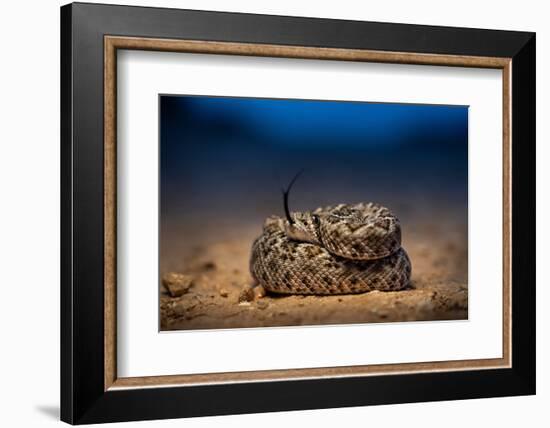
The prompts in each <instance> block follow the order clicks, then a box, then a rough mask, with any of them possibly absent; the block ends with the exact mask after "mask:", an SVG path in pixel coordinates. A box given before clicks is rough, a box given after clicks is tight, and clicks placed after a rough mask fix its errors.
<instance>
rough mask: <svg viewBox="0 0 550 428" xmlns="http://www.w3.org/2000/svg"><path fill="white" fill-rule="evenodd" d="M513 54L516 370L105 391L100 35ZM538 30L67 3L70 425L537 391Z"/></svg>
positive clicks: (64, 227)
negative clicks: (507, 29) (423, 24)
mask: <svg viewBox="0 0 550 428" xmlns="http://www.w3.org/2000/svg"><path fill="white" fill-rule="evenodd" d="M105 35H117V36H136V37H154V38H166V39H186V40H206V41H222V42H239V43H263V44H271V45H291V46H314V47H328V48H348V49H368V50H374V51H396V52H411V53H426V54H446V55H469V56H490V57H503V58H511V59H512V92H511V100H512V103H511V109H512V127H511V129H512V141H513V144H512V146H511V147H512V151H511V157H512V168H513V176H512V194H511V196H512V198H511V204H512V229H511V230H512V232H511V233H512V242H513V247H512V266H513V270H512V299H511V301H512V317H511V318H512V345H511V349H512V367H511V368H506V369H494V370H465V371H450V372H430V373H414V374H398V375H391V376H387V375H386V376H384V375H380V376H378V375H376V376H366V377H347V378H323V379H306V380H292V381H265V382H264V381H262V382H253V383H233V384H217V385H197V386H185V387H163V388H141V389H128V390H113V391H110V390H107V391H105V388H104V316H103V310H104V295H103V280H104V278H103V276H104V254H103V251H104V242H103V239H104V222H103V219H104V182H103V177H104V175H103V169H104V151H103V138H104V128H103V120H104V116H103V113H104V99H103V89H104V67H103V61H104V36H105ZM535 97H536V92H535V34H534V33H527V32H513V31H495V30H482V29H466V28H448V27H435V26H421V25H407V24H389V23H374V22H356V21H342V20H329V19H311V18H296V17H284V16H267V15H251V14H237V13H221V12H206V11H191V10H178V9H160V8H144V7H128V6H112V5H99V4H85V3H74V4H69V5H66V6H63V7H62V8H61V419H62V420H63V421H65V422H68V423H71V424H86V423H99V422H115V421H132V420H144V419H165V418H179V417H191V416H203V415H224V414H238V413H257V412H270V411H282V410H301V409H317V408H329V407H347V406H365V405H374V404H390V403H405V402H419V401H439V400H457V399H469V398H482V397H498V396H512V395H529V394H534V393H535V336H536V330H535V125H536V124H535Z"/></svg>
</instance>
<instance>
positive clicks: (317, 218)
mask: <svg viewBox="0 0 550 428" xmlns="http://www.w3.org/2000/svg"><path fill="white" fill-rule="evenodd" d="M311 219H312V220H313V224H314V225H315V226H319V224H320V223H321V220H320V219H319V216H318V215H317V214H313V215H312V216H311Z"/></svg>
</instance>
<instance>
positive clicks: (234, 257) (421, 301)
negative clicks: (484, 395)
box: [160, 207, 468, 330]
mask: <svg viewBox="0 0 550 428" xmlns="http://www.w3.org/2000/svg"><path fill="white" fill-rule="evenodd" d="M403 211H404V212H405V213H406V215H405V219H406V221H405V222H403V220H402V224H403V240H402V246H403V247H404V248H405V249H406V251H407V252H408V254H409V257H410V259H411V263H412V278H411V284H410V286H409V287H408V288H407V289H405V290H402V291H397V292H380V291H371V292H368V293H364V294H356V295H341V296H275V295H265V296H263V297H261V296H258V295H256V296H254V295H252V294H248V295H247V293H246V290H247V289H248V288H250V287H251V286H252V285H253V281H252V278H251V276H250V273H249V271H248V262H249V257H250V246H251V243H252V241H253V239H254V238H255V237H256V236H257V235H258V234H259V233H260V232H261V224H243V225H240V226H239V227H236V226H235V225H231V227H230V229H231V233H226V234H224V233H220V232H217V233H216V235H215V236H216V238H215V239H213V238H210V239H208V238H207V237H204V236H202V237H201V238H200V239H199V238H197V239H195V240H193V238H192V237H193V227H187V228H186V229H185V230H179V231H178V232H176V229H175V228H172V229H171V232H172V233H173V235H172V236H174V239H173V240H172V241H173V242H172V244H170V243H167V245H165V246H164V249H163V254H164V257H163V258H162V259H161V276H164V277H166V275H169V274H170V273H173V272H175V273H180V274H184V275H186V277H187V278H188V279H189V284H190V286H189V287H188V289H187V290H186V291H185V292H183V294H181V295H179V296H173V295H171V294H170V293H169V291H168V289H167V288H166V287H165V286H164V285H162V281H161V286H160V328H161V330H182V329H185V330H188V329H227V328H239V327H241V328H242V327H248V328H249V327H268V326H296V325H319V324H343V323H379V322H386V323H387V322H403V321H429V320H458V319H467V317H468V284H467V278H468V249H467V248H468V247H467V224H466V223H465V219H464V218H463V216H462V217H461V216H460V215H457V214H456V212H455V211H453V209H452V208H451V207H449V208H448V209H447V210H444V209H443V210H441V209H440V210H439V212H438V215H437V216H435V215H434V217H433V218H426V216H417V215H415V213H414V210H412V212H409V211H407V210H406V209H405V210H403ZM462 213H463V211H460V210H459V214H462ZM436 218H437V221H435V220H434V219H436ZM179 235H185V236H186V237H187V239H186V246H185V248H183V247H178V245H177V243H178V242H179V240H178V239H177V238H176V237H177V236H179ZM193 241H196V242H195V243H194V244H193V245H190V243H193ZM176 294H177V293H176Z"/></svg>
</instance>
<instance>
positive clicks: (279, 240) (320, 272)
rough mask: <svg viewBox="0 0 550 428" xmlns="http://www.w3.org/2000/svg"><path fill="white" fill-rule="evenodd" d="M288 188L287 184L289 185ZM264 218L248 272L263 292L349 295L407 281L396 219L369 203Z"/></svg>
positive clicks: (407, 265)
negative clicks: (263, 289)
mask: <svg viewBox="0 0 550 428" xmlns="http://www.w3.org/2000/svg"><path fill="white" fill-rule="evenodd" d="M289 189H290V186H289ZM287 197H288V190H287V192H285V210H286V218H281V217H270V218H268V219H267V220H266V222H265V224H264V228H263V233H262V234H261V235H260V236H259V237H258V238H257V239H256V240H255V241H254V243H253V244H252V255H251V258H250V271H251V273H252V276H253V277H254V279H255V280H256V281H257V283H258V284H259V285H261V286H263V287H264V288H265V289H266V290H267V291H270V292H272V293H280V294H320V295H323V294H324V295H327V294H328V295H331V294H349V293H363V292H366V291H370V290H382V291H394V290H400V289H403V288H405V287H407V285H408V284H409V281H410V276H411V262H410V260H409V257H408V256H407V253H406V252H405V250H404V249H403V248H401V226H400V223H399V220H398V219H397V218H396V217H395V216H394V215H393V214H392V213H391V212H390V210H388V209H387V208H385V207H382V206H380V205H377V204H373V203H360V204H356V205H345V204H341V205H337V206H332V207H325V208H318V209H316V210H315V211H313V212H301V213H300V212H295V213H292V214H291V213H290V212H289V211H288V206H287Z"/></svg>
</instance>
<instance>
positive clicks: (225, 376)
mask: <svg viewBox="0 0 550 428" xmlns="http://www.w3.org/2000/svg"><path fill="white" fill-rule="evenodd" d="M118 49H128V50H147V51H164V52H180V53H201V54H213V55H242V56H261V57H278V58H296V59H319V60H333V61H358V62H379V63H393V64H416V65H439V66H454V67H475V68H494V69H501V70H502V82H503V85H502V91H503V92H502V95H503V109H502V119H503V122H502V125H503V126H502V127H503V135H502V138H503V158H502V162H503V190H502V191H503V219H502V220H503V312H502V313H503V323H502V333H503V341H502V344H503V347H502V348H503V349H502V358H494V359H475V360H457V361H432V362H421V363H400V364H377V365H359V366H342V367H322V368H304V369H281V370H262V371H245V372H228V373H205V374H187V375H169V376H145V377H127V378H119V377H118V376H117V366H116V361H117V357H116V340H117V330H116V328H117V324H116V236H117V235H116V224H117V219H116V188H117V186H116V177H117V170H116V129H117V126H116V124H117V117H116V88H117V73H116V70H117V57H116V54H117V50H118ZM511 66H512V60H511V58H500V57H480V56H463V55H444V54H421V53H409V52H389V51H373V50H362V49H340V48H322V47H308V46H287V45H269V44H256V43H254V44H252V43H233V42H212V41H197V40H173V39H158V38H142V37H120V36H105V37H104V330H105V331H104V389H105V391H107V390H112V389H129V388H155V387H167V386H193V385H204V384H220V383H242V382H261V381H275V380H276V381H283V380H288V381H290V380H298V379H312V378H338V377H360V376H372V375H395V374H406V373H422V372H442V371H458V370H481V369H497V368H507V367H511V361H512V354H511V340H512V331H511V329H512V312H511V275H512V266H511V262H512V261H511V239H512V235H511V216H512V211H511V209H512V206H511V185H512V181H511V180H512V164H511V148H512V147H511V126H512V121H511V119H512V110H511V89H512V88H511V85H512V67H511Z"/></svg>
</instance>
